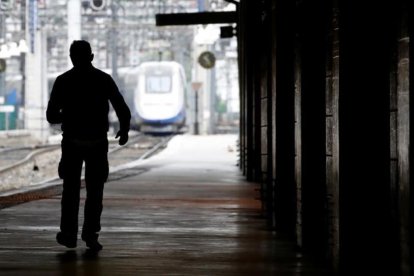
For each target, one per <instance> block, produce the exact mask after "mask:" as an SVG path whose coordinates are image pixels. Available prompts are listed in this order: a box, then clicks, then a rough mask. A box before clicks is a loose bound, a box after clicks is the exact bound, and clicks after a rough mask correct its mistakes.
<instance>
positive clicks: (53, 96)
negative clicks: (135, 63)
mask: <svg viewBox="0 0 414 276" xmlns="http://www.w3.org/2000/svg"><path fill="white" fill-rule="evenodd" d="M60 82H61V80H60V79H59V77H58V78H56V80H55V83H54V84H53V88H52V92H51V93H50V99H49V103H48V105H47V110H46V119H47V121H48V122H49V123H50V124H61V123H62V103H61V100H60V94H61V91H60V90H61V89H60V87H61V84H60Z"/></svg>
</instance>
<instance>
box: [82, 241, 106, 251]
mask: <svg viewBox="0 0 414 276" xmlns="http://www.w3.org/2000/svg"><path fill="white" fill-rule="evenodd" d="M84 241H85V243H86V246H87V247H88V248H89V249H90V250H91V251H94V252H98V251H101V250H102V248H103V246H102V244H100V243H99V242H98V240H84Z"/></svg>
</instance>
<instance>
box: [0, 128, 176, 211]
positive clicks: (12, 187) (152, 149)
mask: <svg viewBox="0 0 414 276" xmlns="http://www.w3.org/2000/svg"><path fill="white" fill-rule="evenodd" d="M172 137H173V136H168V137H152V136H146V135H141V134H138V135H134V136H132V137H131V138H130V140H129V142H128V143H127V144H126V145H125V146H117V141H111V142H110V146H109V152H108V159H109V164H110V166H111V167H112V168H113V167H117V166H119V165H122V164H125V163H129V162H132V161H136V160H138V159H145V158H147V157H149V156H151V155H153V154H154V153H156V152H158V151H159V150H160V149H161V148H163V147H164V146H165V145H166V144H167V143H168V141H169V140H170V139H171V138H172ZM1 152H2V153H3V154H1V158H0V159H3V160H8V162H9V164H10V162H11V161H12V162H13V163H12V164H10V165H7V166H3V167H2V168H0V193H2V194H0V209H1V208H4V207H7V206H10V205H14V204H17V203H20V202H25V201H28V200H33V199H37V198H44V197H50V196H51V195H56V194H58V193H60V189H61V188H60V187H55V186H61V185H60V184H61V180H60V179H59V178H58V176H57V167H58V164H59V160H60V154H61V151H60V146H49V147H43V148H36V149H34V148H28V147H27V148H19V149H17V148H16V149H14V150H13V149H6V150H3V151H1ZM5 153H6V154H5ZM0 162H1V161H0ZM48 186H52V187H54V188H52V191H51V189H50V188H48ZM43 187H44V188H43ZM37 188H38V189H37ZM45 189H46V190H45ZM16 190H22V193H21V194H20V195H19V193H17V195H15V194H16V193H15V191H16ZM33 190H36V191H35V192H33ZM27 191H31V192H30V193H29V194H30V196H29V198H27V196H28V195H27V194H28V193H27ZM16 196H17V198H16ZM33 197H34V198H33Z"/></svg>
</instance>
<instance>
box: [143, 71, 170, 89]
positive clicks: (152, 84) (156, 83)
mask: <svg viewBox="0 0 414 276" xmlns="http://www.w3.org/2000/svg"><path fill="white" fill-rule="evenodd" d="M171 82H172V80H171V75H167V74H154V73H149V74H147V75H146V86H147V89H146V92H147V93H151V94H162V93H169V92H170V91H171V85H172V83H171Z"/></svg>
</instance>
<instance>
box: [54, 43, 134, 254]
mask: <svg viewBox="0 0 414 276" xmlns="http://www.w3.org/2000/svg"><path fill="white" fill-rule="evenodd" d="M70 58H71V60H72V63H73V66H74V67H73V68H72V69H70V70H69V71H67V72H65V73H63V74H62V75H60V76H58V77H57V78H56V81H55V83H54V85H53V88H52V92H51V94H50V100H49V104H48V107H47V111H46V116H47V120H48V122H49V123H51V124H60V123H61V124H62V131H63V134H62V136H63V139H62V158H61V161H60V163H59V177H60V178H62V179H63V192H62V201H61V222H60V230H61V231H60V232H59V233H58V234H57V235H56V240H57V242H58V243H60V244H62V245H64V246H66V247H69V248H74V247H76V243H77V233H78V213H79V194H80V184H81V181H80V179H81V172H82V164H83V162H85V182H86V201H85V210H84V223H83V228H82V240H83V241H85V242H86V246H87V247H89V248H90V249H91V250H94V251H99V250H101V249H102V245H101V244H100V243H99V242H98V236H99V234H98V233H99V231H100V229H101V225H100V218H101V213H102V197H103V188H104V183H105V182H106V180H107V178H108V171H109V165H108V156H107V155H108V139H107V131H108V126H109V124H108V112H109V101H110V102H111V104H112V106H113V108H114V110H115V113H116V115H117V116H118V119H119V123H120V130H119V131H118V133H117V135H116V137H115V138H118V137H120V139H119V144H120V145H124V144H125V143H126V142H127V141H128V131H129V121H130V119H131V113H130V111H129V109H128V107H127V105H126V104H125V101H124V99H123V97H122V95H121V94H120V93H119V90H118V87H117V86H116V84H115V82H114V81H113V79H112V78H111V76H110V75H108V74H106V73H104V72H102V71H100V70H98V69H96V68H95V67H93V65H92V63H91V62H92V60H93V53H92V50H91V46H90V44H89V43H88V42H87V41H84V40H75V41H73V43H72V45H71V46H70Z"/></svg>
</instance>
